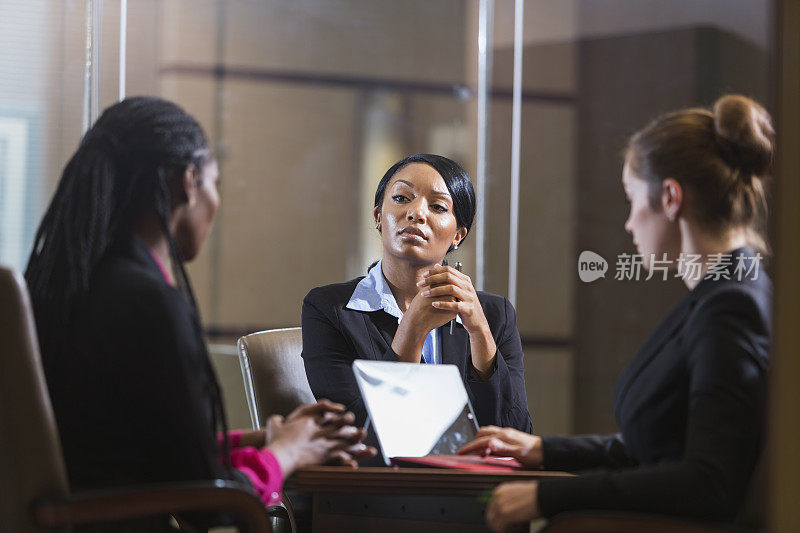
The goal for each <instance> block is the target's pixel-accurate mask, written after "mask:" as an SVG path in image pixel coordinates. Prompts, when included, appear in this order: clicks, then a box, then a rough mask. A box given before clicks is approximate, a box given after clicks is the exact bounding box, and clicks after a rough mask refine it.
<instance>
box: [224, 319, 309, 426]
mask: <svg viewBox="0 0 800 533" xmlns="http://www.w3.org/2000/svg"><path fill="white" fill-rule="evenodd" d="M236 346H237V348H238V351H239V365H240V366H241V368H242V379H243V380H244V390H245V395H246V397H247V407H248V408H249V410H250V421H251V423H252V425H253V429H261V427H262V426H263V424H264V422H265V421H266V419H267V417H269V416H271V415H274V414H279V415H283V416H286V415H288V414H289V413H291V412H292V411H293V410H294V409H295V408H296V407H298V406H300V405H301V404H304V403H314V402H315V401H316V400H315V399H314V394H313V393H312V392H311V387H310V386H309V385H308V379H307V378H306V369H305V366H304V365H303V359H302V357H300V354H301V352H302V351H303V337H302V333H301V329H300V328H284V329H271V330H267V331H260V332H258V333H252V334H250V335H245V336H244V337H240V338H239V341H238V342H237V343H236Z"/></svg>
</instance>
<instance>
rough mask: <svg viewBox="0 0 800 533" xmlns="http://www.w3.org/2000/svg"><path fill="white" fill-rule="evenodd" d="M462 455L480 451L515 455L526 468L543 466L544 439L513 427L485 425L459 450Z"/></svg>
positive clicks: (491, 453)
mask: <svg viewBox="0 0 800 533" xmlns="http://www.w3.org/2000/svg"><path fill="white" fill-rule="evenodd" d="M458 453H459V454H460V455H463V454H468V453H478V454H480V455H499V456H502V457H513V458H514V459H516V460H517V461H519V462H520V463H522V464H523V465H525V467H526V468H541V467H542V439H541V437H537V436H536V435H529V434H528V433H524V432H522V431H519V430H516V429H512V428H499V427H497V426H484V427H482V428H480V430H478V434H477V435H476V437H475V439H474V440H473V441H472V442H470V443H469V444H466V445H465V446H464V447H463V448H461V449H460V450H458Z"/></svg>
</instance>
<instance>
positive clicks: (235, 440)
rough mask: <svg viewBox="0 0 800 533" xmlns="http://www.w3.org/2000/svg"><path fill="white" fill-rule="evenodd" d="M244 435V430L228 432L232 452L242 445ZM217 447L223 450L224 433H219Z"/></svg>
mask: <svg viewBox="0 0 800 533" xmlns="http://www.w3.org/2000/svg"><path fill="white" fill-rule="evenodd" d="M242 433H244V430H241V429H234V430H233V431H229V432H228V443H229V444H230V447H231V450H235V449H236V448H238V447H239V445H240V444H241V442H242ZM217 446H218V447H219V449H220V450H222V432H220V433H217Z"/></svg>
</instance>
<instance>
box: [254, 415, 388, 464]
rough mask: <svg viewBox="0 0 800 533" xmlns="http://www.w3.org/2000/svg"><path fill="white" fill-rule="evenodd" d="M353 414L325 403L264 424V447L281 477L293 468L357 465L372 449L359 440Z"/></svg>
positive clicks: (359, 431)
mask: <svg viewBox="0 0 800 533" xmlns="http://www.w3.org/2000/svg"><path fill="white" fill-rule="evenodd" d="M354 421H355V415H353V413H351V412H345V410H344V406H343V405H341V404H337V403H334V402H331V401H329V400H320V401H319V402H317V403H315V404H306V405H302V406H300V407H298V408H297V409H295V410H294V411H292V413H290V414H289V416H287V417H286V418H285V419H284V418H283V417H282V416H280V415H274V416H271V417H270V418H269V420H268V421H267V428H266V434H267V436H268V438H269V445H268V446H267V448H268V449H269V450H270V451H272V453H273V454H274V455H275V457H276V458H277V459H278V462H279V463H280V465H281V469H282V470H283V474H284V476H288V475H289V474H290V473H291V472H293V471H294V470H296V469H297V468H302V467H304V466H311V465H316V464H323V463H328V464H343V465H348V466H352V467H356V466H357V461H358V460H359V459H363V458H366V457H371V456H373V455H375V453H376V450H375V448H372V447H370V446H365V445H364V444H363V443H362V442H361V441H362V440H363V438H364V435H365V432H364V430H363V429H361V428H357V427H355V426H353V425H352V424H353V422H354Z"/></svg>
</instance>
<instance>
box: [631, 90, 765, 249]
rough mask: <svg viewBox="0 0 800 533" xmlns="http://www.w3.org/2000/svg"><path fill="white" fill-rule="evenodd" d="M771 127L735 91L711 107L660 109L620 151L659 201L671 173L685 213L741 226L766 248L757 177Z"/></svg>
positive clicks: (718, 226) (718, 224)
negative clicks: (685, 197) (686, 197)
mask: <svg viewBox="0 0 800 533" xmlns="http://www.w3.org/2000/svg"><path fill="white" fill-rule="evenodd" d="M774 150H775V131H774V130H773V128H772V123H771V119H770V116H769V114H768V113H767V111H766V110H765V109H764V108H763V107H761V106H760V105H759V104H758V103H756V102H755V101H753V100H751V99H749V98H747V97H745V96H740V95H726V96H723V97H722V98H720V99H719V100H717V102H716V103H715V104H714V108H713V112H712V111H709V110H707V109H701V108H693V109H683V110H680V111H674V112H672V113H667V114H665V115H662V116H661V117H659V118H657V119H656V120H654V121H653V122H651V123H650V124H648V125H647V126H646V127H645V128H643V129H642V130H641V131H639V132H637V133H636V134H635V135H633V137H631V139H630V141H629V142H628V146H627V149H626V151H625V152H626V153H625V157H626V160H627V162H628V164H629V165H630V168H631V170H632V171H634V172H635V173H636V174H637V175H638V176H639V177H641V178H642V179H644V180H646V181H647V182H648V184H649V193H650V194H649V200H650V205H651V207H653V208H654V209H658V208H659V204H660V197H661V187H662V185H661V184H662V182H663V180H665V179H666V178H673V179H675V180H676V181H677V182H678V183H680V184H681V185H682V186H683V187H684V188H686V189H687V190H689V191H690V194H691V200H690V204H687V208H688V214H689V216H691V217H693V218H694V219H695V220H696V221H697V222H698V223H699V224H701V225H703V226H704V227H706V228H709V229H711V230H713V231H721V230H725V229H728V228H731V227H743V228H745V229H746V230H747V232H748V240H749V244H750V245H751V246H753V247H754V248H756V249H757V250H759V251H763V252H764V253H766V252H767V251H768V247H767V244H766V239H765V238H764V231H765V225H766V216H767V199H766V191H765V187H764V180H765V179H767V178H768V177H769V176H770V174H771V170H772V160H773V154H774Z"/></svg>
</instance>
